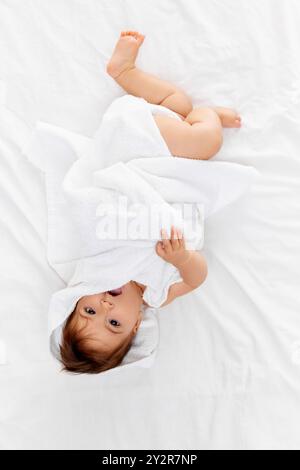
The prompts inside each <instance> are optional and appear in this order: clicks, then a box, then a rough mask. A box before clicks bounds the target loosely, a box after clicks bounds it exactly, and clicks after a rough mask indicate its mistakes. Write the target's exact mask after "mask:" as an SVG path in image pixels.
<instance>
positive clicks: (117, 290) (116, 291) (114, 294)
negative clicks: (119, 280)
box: [107, 287, 122, 297]
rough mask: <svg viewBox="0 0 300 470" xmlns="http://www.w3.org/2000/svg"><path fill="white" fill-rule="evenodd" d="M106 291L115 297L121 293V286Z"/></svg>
mask: <svg viewBox="0 0 300 470" xmlns="http://www.w3.org/2000/svg"><path fill="white" fill-rule="evenodd" d="M107 292H108V294H110V295H112V296H114V297H115V296H116V295H120V294H122V287H118V288H117V289H112V290H108V291H107Z"/></svg>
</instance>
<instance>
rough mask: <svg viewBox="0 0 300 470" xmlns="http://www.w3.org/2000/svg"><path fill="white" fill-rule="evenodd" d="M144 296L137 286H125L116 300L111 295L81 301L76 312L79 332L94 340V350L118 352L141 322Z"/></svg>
mask: <svg viewBox="0 0 300 470" xmlns="http://www.w3.org/2000/svg"><path fill="white" fill-rule="evenodd" d="M142 303H143V299H142V292H141V290H140V288H139V287H138V286H137V284H136V283H134V282H133V281H130V282H128V283H127V284H125V285H124V286H122V293H121V294H119V295H116V296H113V295H111V294H109V292H101V293H99V294H93V295H86V296H84V297H81V298H80V299H79V301H78V303H77V306H76V309H75V318H74V319H76V322H77V328H78V329H81V328H83V330H82V336H85V335H86V336H89V337H91V339H90V341H91V344H90V346H91V347H95V349H97V347H99V346H100V347H101V349H107V350H111V349H114V348H117V347H118V346H119V345H120V344H121V343H122V342H124V340H125V339H126V337H128V336H129V334H130V333H131V332H132V331H133V330H134V331H135V332H136V331H137V330H138V327H139V324H140V322H141V320H142V313H141V305H142Z"/></svg>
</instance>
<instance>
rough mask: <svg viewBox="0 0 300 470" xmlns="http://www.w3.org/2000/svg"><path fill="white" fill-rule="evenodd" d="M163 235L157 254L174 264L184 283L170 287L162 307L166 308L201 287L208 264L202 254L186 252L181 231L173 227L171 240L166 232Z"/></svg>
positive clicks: (157, 246) (158, 244)
mask: <svg viewBox="0 0 300 470" xmlns="http://www.w3.org/2000/svg"><path fill="white" fill-rule="evenodd" d="M162 235H163V239H162V242H158V243H157V245H156V253H157V254H158V255H159V256H160V257H161V258H163V259H164V260H165V261H167V262H168V263H171V264H173V265H174V266H175V267H176V268H177V269H178V270H179V272H180V275H181V277H182V279H183V281H181V282H176V283H174V284H172V285H171V286H170V288H169V292H168V297H167V299H166V301H165V302H164V303H163V304H162V305H161V307H164V306H165V305H167V304H169V303H170V302H172V301H173V300H174V299H176V297H179V296H181V295H184V294H187V293H188V292H191V291H192V290H194V289H196V288H197V287H199V286H200V284H202V283H203V282H204V281H205V279H206V276H207V264H206V261H205V258H204V256H203V255H202V254H201V253H199V252H197V251H191V250H186V248H185V242H184V238H183V236H182V234H181V232H180V231H179V230H176V229H175V228H174V227H172V229H171V239H167V237H166V233H165V232H164V231H162Z"/></svg>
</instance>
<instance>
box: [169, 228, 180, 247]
mask: <svg viewBox="0 0 300 470" xmlns="http://www.w3.org/2000/svg"><path fill="white" fill-rule="evenodd" d="M171 244H172V248H173V250H178V248H180V240H179V235H178V229H177V228H175V227H174V225H172V227H171Z"/></svg>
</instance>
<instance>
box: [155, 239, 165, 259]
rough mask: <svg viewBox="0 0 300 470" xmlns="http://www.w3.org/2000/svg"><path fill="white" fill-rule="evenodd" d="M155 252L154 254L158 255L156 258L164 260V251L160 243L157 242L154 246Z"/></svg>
mask: <svg viewBox="0 0 300 470" xmlns="http://www.w3.org/2000/svg"><path fill="white" fill-rule="evenodd" d="M155 251H156V253H157V254H158V256H160V257H161V258H164V257H165V254H166V253H165V250H164V247H163V244H162V242H157V243H156V245H155Z"/></svg>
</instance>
